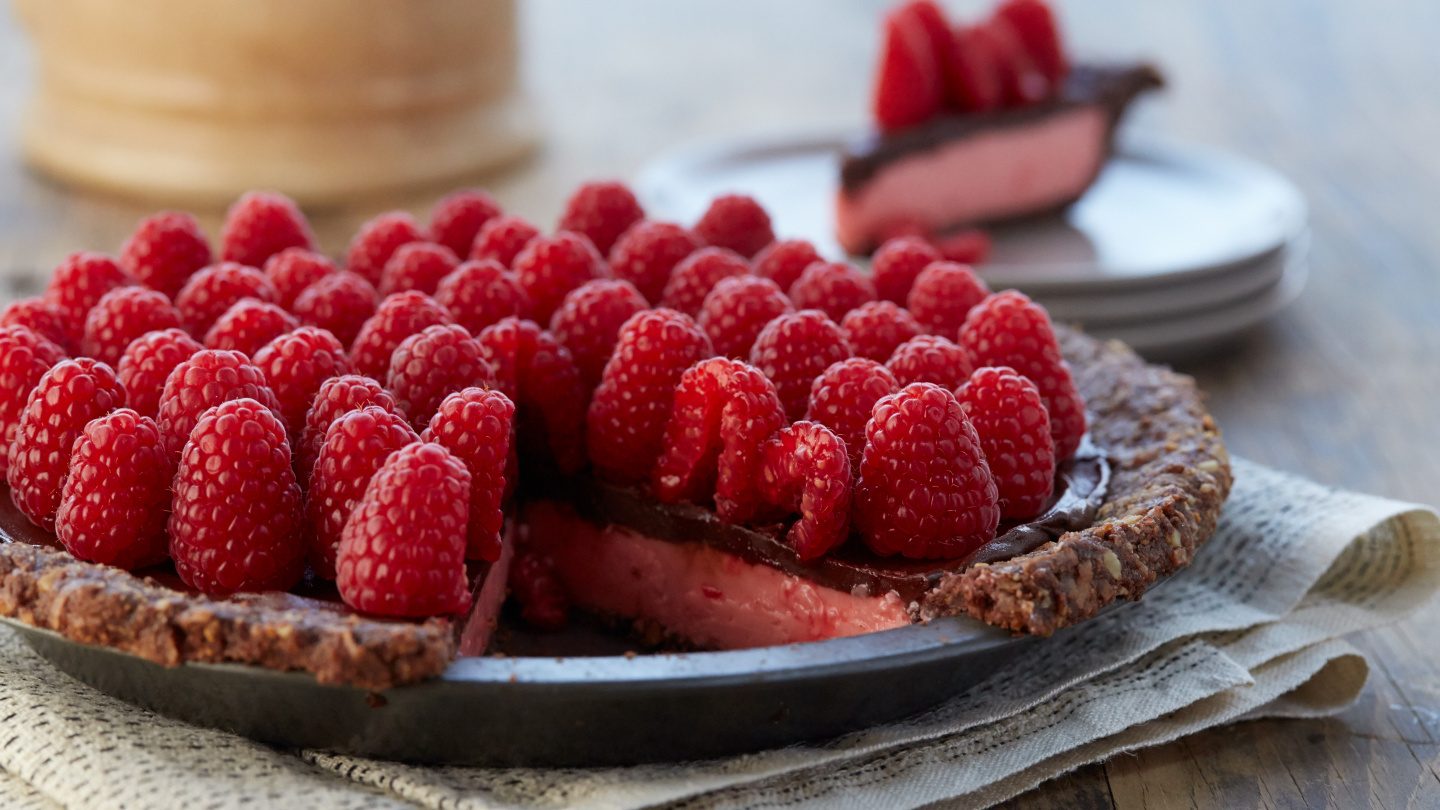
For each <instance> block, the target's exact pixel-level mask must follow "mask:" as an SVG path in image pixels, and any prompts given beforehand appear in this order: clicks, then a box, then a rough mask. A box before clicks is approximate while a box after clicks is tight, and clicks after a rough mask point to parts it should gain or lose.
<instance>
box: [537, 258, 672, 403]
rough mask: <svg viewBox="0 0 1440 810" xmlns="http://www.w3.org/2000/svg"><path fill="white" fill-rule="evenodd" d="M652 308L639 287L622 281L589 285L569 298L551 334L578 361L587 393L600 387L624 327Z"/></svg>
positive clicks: (614, 280)
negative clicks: (636, 287)
mask: <svg viewBox="0 0 1440 810" xmlns="http://www.w3.org/2000/svg"><path fill="white" fill-rule="evenodd" d="M648 306H649V305H648V304H646V303H645V297H644V296H643V295H641V294H640V291H639V290H637V289H635V285H633V284H631V283H630V282H628V281H620V280H619V279H599V280H596V281H590V282H586V283H585V284H584V285H582V286H580V287H577V288H575V289H574V290H571V291H570V294H569V295H567V296H565V300H564V302H562V303H561V304H560V308H559V309H557V310H555V315H554V316H553V317H551V319H550V333H551V334H553V335H554V336H555V339H556V340H558V341H560V342H561V343H562V344H564V346H565V348H567V349H569V350H570V356H571V357H573V358H575V365H576V367H578V368H579V369H580V379H581V380H582V381H583V382H584V384H585V390H586V391H593V390H595V386H597V385H599V384H600V375H601V374H602V373H603V372H604V371H605V364H606V363H607V362H609V360H610V353H611V352H612V351H614V349H615V341H616V340H618V339H619V337H620V327H621V326H623V325H624V324H625V321H627V320H629V319H630V316H631V315H634V314H635V313H637V312H639V311H640V310H642V309H646V308H648Z"/></svg>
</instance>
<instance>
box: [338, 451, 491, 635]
mask: <svg viewBox="0 0 1440 810" xmlns="http://www.w3.org/2000/svg"><path fill="white" fill-rule="evenodd" d="M469 503H470V473H469V471H467V470H466V469H465V465H464V464H463V463H462V462H461V461H460V460H459V459H457V458H455V456H453V455H451V454H450V451H448V450H446V449H445V448H444V447H441V446H440V445H438V444H414V445H411V446H409V447H406V448H405V449H403V450H400V451H399V452H397V453H395V454H394V455H392V456H390V458H389V459H388V460H387V461H386V462H385V465H384V466H383V467H381V468H380V471H379V472H377V473H376V474H375V477H374V478H372V479H371V480H370V486H369V487H367V488H366V489H365V496H364V498H362V499H361V501H360V505H359V506H358V507H357V508H356V510H355V518H354V520H352V521H350V522H349V523H348V524H346V526H345V534H344V538H343V539H342V540H341V542H340V555H339V565H338V568H339V571H340V575H339V577H338V579H337V584H338V585H339V587H340V597H341V598H342V599H344V600H345V604H347V605H349V606H350V607H352V608H355V609H356V610H362V611H364V612H366V613H375V614H379V615H382V616H412V617H420V616H439V615H458V614H461V613H464V612H465V611H466V610H468V609H469V608H470V587H469V580H468V579H467V578H466V576H465V526H466V523H467V521H468V520H469V516H470V506H469Z"/></svg>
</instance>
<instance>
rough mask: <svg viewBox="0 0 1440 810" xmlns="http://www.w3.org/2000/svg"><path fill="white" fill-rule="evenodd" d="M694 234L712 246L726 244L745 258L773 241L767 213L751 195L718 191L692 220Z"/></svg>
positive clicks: (773, 236) (725, 245) (726, 246)
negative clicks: (706, 206) (702, 210)
mask: <svg viewBox="0 0 1440 810" xmlns="http://www.w3.org/2000/svg"><path fill="white" fill-rule="evenodd" d="M695 235H696V236H698V237H700V238H701V239H702V240H704V242H705V244H707V245H711V246H713V247H720V248H727V249H729V250H733V251H735V252H736V253H738V254H740V255H741V256H744V257H745V258H747V259H749V258H750V257H752V256H754V255H755V254H756V253H759V252H760V251H761V250H762V249H764V248H765V246H767V245H769V244H770V243H771V242H774V241H775V231H774V230H772V229H771V227H770V215H769V214H767V213H766V212H765V209H764V208H763V207H761V205H760V203H758V202H756V201H755V198H754V197H749V196H746V195H744V194H722V195H721V196H719V197H716V198H715V199H713V200H711V201H710V207H709V208H707V209H705V213H704V214H703V215H702V216H701V217H700V221H699V222H696V223H695Z"/></svg>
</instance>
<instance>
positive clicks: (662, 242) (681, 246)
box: [610, 220, 704, 302]
mask: <svg viewBox="0 0 1440 810" xmlns="http://www.w3.org/2000/svg"><path fill="white" fill-rule="evenodd" d="M702 247H704V243H703V242H701V241H700V239H699V237H697V236H696V235H695V234H693V233H691V232H690V231H688V230H686V229H684V228H682V227H680V226H679V225H676V224H674V223H673V222H653V221H650V220H645V221H642V222H637V223H635V224H634V225H632V226H631V227H630V229H629V230H627V231H625V233H623V234H621V235H620V239H619V240H618V241H616V242H615V246H614V247H612V248H611V249H610V270H611V271H612V272H613V273H614V274H615V277H616V278H620V279H624V280H625V281H628V282H630V283H631V284H634V285H635V289H637V290H639V291H640V294H641V295H643V296H645V300H646V301H651V302H658V301H660V297H661V296H662V295H664V293H665V285H666V284H667V283H669V281H670V274H671V273H672V272H674V270H675V265H677V264H679V263H680V262H681V261H683V260H684V259H685V257H686V256H689V255H690V254H691V253H694V252H695V251H697V250H699V249H700V248H702Z"/></svg>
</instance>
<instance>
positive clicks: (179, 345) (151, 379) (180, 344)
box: [118, 329, 205, 419]
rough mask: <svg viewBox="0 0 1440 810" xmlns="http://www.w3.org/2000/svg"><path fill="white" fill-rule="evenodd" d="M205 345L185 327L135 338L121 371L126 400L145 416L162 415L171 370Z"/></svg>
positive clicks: (127, 351)
mask: <svg viewBox="0 0 1440 810" xmlns="http://www.w3.org/2000/svg"><path fill="white" fill-rule="evenodd" d="M203 348H205V347H204V346H201V345H200V343H199V341H197V340H195V338H192V337H190V333H189V332H186V331H185V330H184V329H162V330H160V331H158V332H150V333H149V334H146V335H141V336H140V337H139V338H136V339H135V340H133V341H131V342H130V345H129V346H127V347H125V354H124V355H122V356H121V357H120V367H119V370H118V376H119V379H120V384H121V385H123V386H125V403H126V404H127V405H129V406H130V407H131V408H132V409H134V411H135V412H136V413H138V414H140V415H141V416H148V417H150V418H151V419H154V418H156V417H157V416H159V414H160V395H161V393H162V392H163V391H164V390H165V381H166V380H167V379H169V377H170V372H172V371H174V370H175V367H176V366H178V365H180V364H181V363H183V362H185V361H186V360H189V359H190V358H191V357H192V356H193V355H194V354H195V353H196V352H198V351H200V350H201V349H203Z"/></svg>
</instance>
